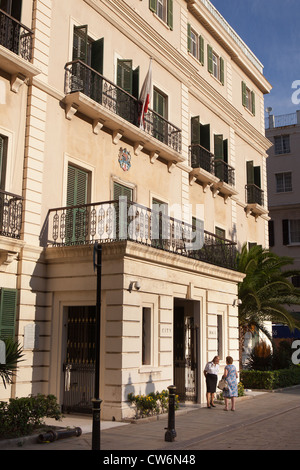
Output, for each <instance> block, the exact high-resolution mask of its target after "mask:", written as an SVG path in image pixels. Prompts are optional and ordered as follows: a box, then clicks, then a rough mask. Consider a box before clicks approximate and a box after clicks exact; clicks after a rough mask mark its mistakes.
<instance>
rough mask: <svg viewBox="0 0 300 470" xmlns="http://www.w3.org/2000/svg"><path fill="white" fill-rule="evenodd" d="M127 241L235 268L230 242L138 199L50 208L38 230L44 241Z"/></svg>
mask: <svg viewBox="0 0 300 470" xmlns="http://www.w3.org/2000/svg"><path fill="white" fill-rule="evenodd" d="M119 241H131V242H134V243H139V244H143V245H146V246H150V247H153V248H154V249H159V250H164V251H167V252H171V253H174V254H176V255H181V256H185V257H188V258H191V259H194V260H199V261H204V262H206V263H210V264H214V265H217V266H220V267H224V268H228V269H236V261H235V259H236V244H235V243H233V242H232V241H230V240H226V239H223V238H219V237H217V236H216V235H214V234H211V233H209V232H207V231H205V230H201V229H200V228H194V227H193V226H192V225H189V224H187V223H185V222H183V221H180V220H177V219H174V218H172V217H168V216H165V215H163V214H161V213H160V212H156V211H154V210H151V209H149V208H147V207H144V206H142V205H140V204H136V203H132V202H127V199H126V198H125V199H124V198H120V200H119V201H107V202H100V203H95V204H86V205H81V206H73V207H61V208H58V209H51V210H50V211H49V213H48V217H47V220H46V223H45V226H44V229H43V232H42V234H41V243H42V245H44V246H48V247H57V246H81V245H87V244H94V243H95V242H98V243H114V242H119Z"/></svg>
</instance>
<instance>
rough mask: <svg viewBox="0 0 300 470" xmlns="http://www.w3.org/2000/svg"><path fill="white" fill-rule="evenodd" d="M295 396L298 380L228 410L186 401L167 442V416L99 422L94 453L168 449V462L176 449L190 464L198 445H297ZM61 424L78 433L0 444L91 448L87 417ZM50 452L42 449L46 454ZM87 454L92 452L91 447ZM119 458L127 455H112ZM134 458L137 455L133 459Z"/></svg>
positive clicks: (159, 454) (299, 419)
mask: <svg viewBox="0 0 300 470" xmlns="http://www.w3.org/2000/svg"><path fill="white" fill-rule="evenodd" d="M299 398H300V386H297V387H291V388H289V389H285V390H281V391H277V392H273V393H257V394H256V393H249V394H248V396H247V397H242V398H239V399H238V400H237V405H236V411H234V412H232V411H231V410H229V411H224V405H222V404H218V405H217V406H216V408H211V409H207V408H206V407H186V408H184V409H182V410H180V411H178V412H176V418H175V429H176V434H177V436H176V438H175V439H174V441H173V442H166V441H165V433H166V429H165V428H166V427H167V426H168V419H167V416H160V417H159V419H153V418H152V419H151V420H148V419H146V420H139V422H138V423H137V424H131V423H130V424H128V423H126V424H125V423H116V422H111V423H109V422H102V423H101V439H100V449H101V453H99V454H97V453H96V455H97V462H98V463H107V464H120V463H121V464H122V463H123V464H130V466H131V467H133V466H135V465H136V464H137V462H138V461H139V460H140V461H142V460H141V459H142V457H141V456H142V455H146V457H144V458H143V460H144V461H143V465H144V464H146V463H148V464H154V463H159V461H154V460H153V459H158V458H160V459H163V458H165V459H166V458H167V457H166V456H167V455H169V461H167V460H166V461H165V462H164V463H165V464H172V463H174V462H173V460H172V459H174V458H175V457H174V456H175V455H176V456H177V458H180V459H183V458H184V456H185V457H186V459H188V460H187V461H186V462H183V463H187V464H188V463H189V464H193V463H196V462H193V459H194V458H195V459H197V458H199V453H198V452H197V451H199V450H300V400H299ZM63 425H64V426H70V427H72V426H73V427H75V426H79V427H81V429H82V435H81V436H80V437H71V438H66V439H61V440H57V441H55V442H52V443H43V444H40V443H37V442H33V441H32V440H29V441H26V442H25V441H23V442H21V441H19V442H17V441H15V442H13V444H12V441H10V443H9V442H7V441H6V442H5V441H4V442H2V444H0V450H13V451H14V452H15V451H16V450H31V451H33V450H35V451H36V450H38V451H45V450H46V451H50V450H65V451H74V450H86V451H87V450H92V432H91V430H92V427H91V426H92V419H91V418H82V417H78V416H77V417H76V416H75V417H72V416H69V417H68V418H67V419H66V420H65V421H64V422H63ZM140 451H144V453H142V452H140ZM50 454H51V453H49V452H48V454H47V459H48V456H49V455H50ZM14 455H15V456H16V455H20V456H21V455H23V454H14ZM25 455H26V454H25ZM39 455H40V454H39ZM43 455H44V454H43ZM81 455H82V454H75V456H76V457H74V453H72V458H75V459H76V461H77V462H78V458H79V459H80V456H81ZM84 455H85V456H86V455H87V454H86V453H85V454H84ZM89 455H90V454H89ZM92 455H94V456H95V452H94V453H93V454H92ZM122 456H123V457H122ZM125 456H127V457H125ZM149 456H151V457H149ZM121 458H124V459H125V458H128V459H129V458H131V459H133V460H132V461H126V460H124V461H123V462H122V461H121V460H118V461H117V460H114V459H121ZM135 458H136V459H138V460H137V461H134V459H135ZM105 459H108V460H105ZM145 459H152V461H150V460H149V461H148V460H145ZM79 461H80V460H79ZM160 463H163V462H162V460H160Z"/></svg>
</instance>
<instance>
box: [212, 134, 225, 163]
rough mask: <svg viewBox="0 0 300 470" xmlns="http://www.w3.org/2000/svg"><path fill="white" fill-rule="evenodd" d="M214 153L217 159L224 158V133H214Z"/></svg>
mask: <svg viewBox="0 0 300 470" xmlns="http://www.w3.org/2000/svg"><path fill="white" fill-rule="evenodd" d="M214 144H215V147H214V154H215V158H216V159H220V160H223V159H224V146H223V135H222V134H215V135H214Z"/></svg>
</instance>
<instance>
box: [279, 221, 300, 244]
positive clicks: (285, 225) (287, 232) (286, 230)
mask: <svg viewBox="0 0 300 470" xmlns="http://www.w3.org/2000/svg"><path fill="white" fill-rule="evenodd" d="M282 238H283V244H284V245H289V244H292V243H300V219H294V220H287V219H285V220H283V221H282Z"/></svg>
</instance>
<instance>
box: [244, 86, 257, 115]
mask: <svg viewBox="0 0 300 470" xmlns="http://www.w3.org/2000/svg"><path fill="white" fill-rule="evenodd" d="M242 103H243V106H244V107H245V108H246V109H248V111H250V113H252V114H253V116H255V93H254V91H251V90H250V89H249V88H248V87H247V85H246V83H245V82H242Z"/></svg>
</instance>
